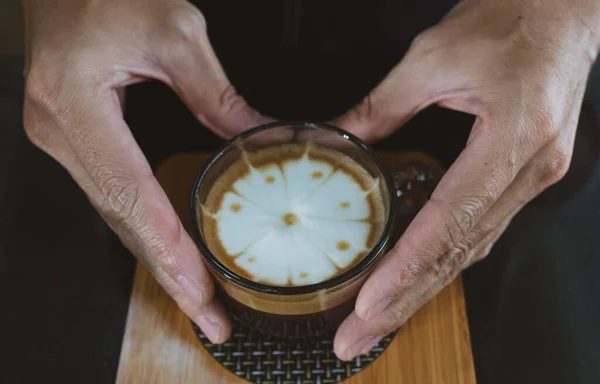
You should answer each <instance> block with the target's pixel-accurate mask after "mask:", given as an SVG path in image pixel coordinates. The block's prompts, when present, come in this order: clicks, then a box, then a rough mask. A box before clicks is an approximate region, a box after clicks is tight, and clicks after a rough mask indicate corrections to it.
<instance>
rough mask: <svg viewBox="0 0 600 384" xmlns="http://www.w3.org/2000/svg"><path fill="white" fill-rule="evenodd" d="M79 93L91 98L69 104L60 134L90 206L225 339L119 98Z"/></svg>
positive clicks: (214, 335)
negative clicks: (84, 182)
mask: <svg viewBox="0 0 600 384" xmlns="http://www.w3.org/2000/svg"><path fill="white" fill-rule="evenodd" d="M83 89H87V92H88V94H87V95H86V97H80V98H78V99H77V100H76V101H74V102H73V103H72V104H71V106H70V108H72V110H71V113H70V114H69V117H68V118H66V119H65V120H64V124H65V127H64V128H63V131H64V134H65V138H66V141H67V142H68V144H69V146H70V148H71V150H72V151H73V153H74V155H75V156H76V157H77V159H78V161H79V163H80V164H81V166H82V167H83V169H84V170H85V172H86V173H87V175H88V177H89V178H90V180H91V181H92V185H93V187H91V186H86V193H87V194H88V196H89V197H90V200H91V202H92V204H93V205H94V206H96V208H97V209H98V210H99V212H100V213H101V214H102V216H103V217H104V218H105V219H106V221H107V222H108V224H109V225H110V226H111V228H113V229H114V230H115V232H116V233H117V234H118V235H119V237H120V238H121V239H122V240H123V242H124V244H125V245H126V246H127V247H128V248H129V249H130V250H131V251H132V252H133V253H134V254H135V255H136V256H138V257H139V258H140V259H141V260H143V261H144V262H145V264H146V265H148V266H149V269H150V270H151V272H152V273H153V274H154V275H155V277H156V278H157V280H158V281H159V282H160V283H161V285H162V286H163V287H164V288H165V290H166V291H167V292H168V293H169V294H170V295H171V296H172V297H173V298H174V299H175V301H176V302H177V303H178V305H179V306H180V307H181V309H182V310H183V311H184V312H185V313H186V314H187V315H188V316H190V317H191V318H192V319H193V320H194V321H199V322H200V324H198V325H199V326H200V327H201V328H202V330H203V331H204V332H205V333H206V334H207V336H208V337H209V339H211V340H212V341H215V342H217V341H223V340H225V339H226V338H227V337H229V334H228V332H229V331H230V326H229V320H228V319H227V317H226V315H225V313H224V312H223V311H221V310H217V309H216V308H217V307H215V304H212V302H213V293H214V288H213V285H212V281H211V279H210V276H209V273H208V271H207V270H206V269H205V268H204V265H203V263H202V261H201V255H200V254H199V252H198V249H197V248H196V246H195V244H194V242H193V241H192V240H191V238H190V237H189V235H188V234H187V233H186V231H185V230H184V228H183V226H182V224H181V222H180V221H179V218H178V217H177V215H176V213H175V211H174V210H173V208H172V206H171V205H170V203H169V201H168V199H167V197H166V195H165V194H164V192H163V190H162V188H161V187H160V185H159V184H158V182H157V181H156V179H155V178H154V176H153V174H152V170H151V169H150V166H149V165H148V163H147V161H146V159H145V157H144V155H143V154H142V152H141V150H140V149H139V147H138V146H137V144H136V142H135V140H134V139H133V136H132V135H131V132H130V131H129V129H128V127H127V126H126V124H125V122H124V121H123V119H122V115H121V112H120V106H119V99H118V97H117V95H116V93H115V92H114V91H113V90H108V91H107V90H102V89H100V90H97V89H95V88H93V87H84V88H83ZM91 106H93V108H92V107H91ZM77 181H78V182H79V181H80V180H77ZM204 311H206V312H204ZM201 316H206V317H205V318H202V321H200V320H201V319H200V318H201ZM206 319H211V320H212V321H213V322H214V323H215V324H216V325H218V327H211V326H210V324H209V323H207V322H206V321H205V320H206Z"/></svg>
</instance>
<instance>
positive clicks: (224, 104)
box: [218, 84, 246, 116]
mask: <svg viewBox="0 0 600 384" xmlns="http://www.w3.org/2000/svg"><path fill="white" fill-rule="evenodd" d="M245 106H246V102H245V101H244V99H243V98H242V96H240V94H239V93H237V91H236V90H235V88H234V87H233V86H232V85H231V84H227V85H226V86H225V88H223V90H222V91H221V92H220V94H219V104H218V108H219V111H220V112H221V114H222V115H225V116H227V115H230V114H232V113H234V112H235V111H237V110H239V109H241V108H244V107H245Z"/></svg>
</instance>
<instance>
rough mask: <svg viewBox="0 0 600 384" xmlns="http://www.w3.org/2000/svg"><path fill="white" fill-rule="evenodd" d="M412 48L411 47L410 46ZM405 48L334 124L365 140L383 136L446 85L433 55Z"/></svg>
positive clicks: (436, 98)
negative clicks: (405, 51)
mask: <svg viewBox="0 0 600 384" xmlns="http://www.w3.org/2000/svg"><path fill="white" fill-rule="evenodd" d="M411 51H413V50H411ZM411 51H409V52H408V53H407V55H406V57H405V58H404V59H403V60H402V61H401V62H400V63H399V64H398V65H397V66H396V67H394V68H393V69H392V71H391V72H390V73H389V74H388V75H387V76H386V77H385V79H384V80H383V81H382V82H381V83H380V84H379V85H378V86H377V87H376V88H375V89H373V90H372V91H371V92H370V93H369V94H368V95H367V96H366V97H365V98H364V99H363V101H362V102H361V103H359V104H358V105H356V106H355V107H354V108H352V109H351V110H349V111H348V112H346V113H345V114H344V115H342V116H340V117H338V118H337V119H336V120H335V121H334V124H335V125H337V126H338V127H340V128H343V129H345V130H347V131H349V132H350V133H352V134H354V135H356V136H358V137H359V138H361V139H362V140H364V141H366V142H374V141H378V140H380V139H383V138H385V137H386V136H388V135H390V134H391V133H393V132H394V131H395V130H396V129H398V128H399V127H401V126H402V125H403V124H404V123H406V122H407V121H408V120H410V119H411V118H412V117H413V116H414V115H416V114H417V113H418V112H419V111H421V110H422V109H424V108H426V107H427V106H429V105H431V104H434V103H436V102H438V101H439V100H440V99H441V98H442V94H443V93H444V91H445V90H447V89H449V88H450V84H449V81H450V80H449V79H448V77H447V76H444V75H443V73H444V71H443V67H441V66H440V62H439V61H438V58H436V57H434V56H436V55H421V54H420V55H417V54H413V53H412V52H411Z"/></svg>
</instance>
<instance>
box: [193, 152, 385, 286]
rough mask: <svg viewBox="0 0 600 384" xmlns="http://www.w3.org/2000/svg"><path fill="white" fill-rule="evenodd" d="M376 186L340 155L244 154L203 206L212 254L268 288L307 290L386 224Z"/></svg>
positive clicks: (351, 259) (346, 264)
mask: <svg viewBox="0 0 600 384" xmlns="http://www.w3.org/2000/svg"><path fill="white" fill-rule="evenodd" d="M382 212H383V208H382V197H381V193H380V187H379V180H378V179H373V178H372V177H371V176H370V175H369V174H368V173H367V172H366V171H365V170H364V169H363V168H362V167H361V166H360V165H358V164H357V163H356V162H355V161H353V160H352V159H350V158H348V157H346V156H345V155H342V154H341V153H339V152H336V151H333V150H329V149H323V148H319V147H316V146H300V145H297V144H294V145H285V146H279V147H271V148H267V149H263V150H261V151H258V152H256V153H252V154H246V156H244V157H243V159H241V160H239V161H238V162H236V163H234V165H233V166H232V167H231V168H229V169H228V170H227V171H226V172H225V173H224V174H223V176H221V178H220V179H219V180H218V181H217V183H216V184H215V187H213V189H212V190H211V192H210V193H209V196H208V198H207V202H206V204H205V205H204V206H203V207H202V214H203V216H204V220H203V223H204V226H203V227H204V233H205V237H206V238H207V243H208V246H209V248H210V249H211V251H212V252H213V253H214V254H215V256H217V257H218V258H219V259H220V260H221V261H222V262H223V263H225V264H226V265H227V266H228V267H230V268H231V269H233V270H234V271H236V272H237V273H239V274H241V275H243V276H246V277H248V278H250V279H252V280H254V281H257V282H261V283H265V284H269V285H293V286H299V285H307V284H314V283H318V282H322V281H324V280H327V279H329V278H331V277H333V276H335V275H337V274H339V273H341V272H343V271H344V270H346V269H348V268H350V267H352V266H353V265H355V264H356V263H357V262H358V261H360V260H361V259H362V257H364V255H366V254H367V253H368V252H369V250H370V249H371V248H372V247H373V246H374V243H375V242H376V241H377V239H378V237H379V235H380V233H381V227H382V222H383V219H384V218H383V215H382Z"/></svg>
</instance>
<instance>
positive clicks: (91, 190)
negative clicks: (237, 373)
mask: <svg viewBox="0 0 600 384" xmlns="http://www.w3.org/2000/svg"><path fill="white" fill-rule="evenodd" d="M24 8H25V21H26V69H25V76H26V92H25V101H24V125H25V130H26V133H27V135H28V137H29V138H30V140H31V141H32V142H33V143H34V144H35V145H37V146H38V147H40V148H41V149H42V150H44V151H45V152H47V153H48V154H50V156H52V157H53V158H55V159H56V160H57V161H58V162H59V163H61V164H62V165H63V166H64V167H65V168H66V169H67V170H68V171H69V173H70V174H71V175H72V176H73V178H74V179H75V180H76V181H77V183H78V184H79V185H80V186H81V188H82V189H83V190H84V191H85V193H86V194H87V196H88V197H89V199H90V201H91V202H92V204H93V205H94V206H95V207H96V209H97V210H98V211H99V212H100V213H101V215H102V216H103V217H104V219H105V220H106V221H107V223H108V224H109V225H110V227H111V228H112V229H113V230H114V231H115V232H116V233H117V234H118V235H119V237H120V238H121V240H122V241H123V242H124V244H125V245H126V246H127V247H128V248H129V249H130V250H131V251H132V252H133V253H134V254H135V255H136V256H137V257H138V258H139V259H140V260H141V261H142V262H143V263H144V264H145V265H146V266H147V267H148V268H149V269H150V271H151V272H152V273H153V274H154V276H155V277H156V279H157V280H158V281H159V282H160V283H161V284H162V286H163V287H164V288H165V289H166V291H167V292H168V293H169V294H170V295H171V296H172V297H173V298H174V299H175V301H176V302H177V304H178V305H179V307H180V308H181V309H182V310H183V311H184V312H185V313H186V314H187V315H188V316H189V317H190V318H191V319H192V320H193V321H194V322H196V323H197V324H198V325H199V326H200V328H202V330H203V331H204V332H205V333H206V335H207V336H208V338H209V339H210V340H211V341H213V342H217V343H219V342H223V341H225V340H226V339H227V338H228V337H229V335H230V333H231V325H230V322H229V319H228V318H227V315H226V313H225V311H224V310H223V308H222V307H221V305H220V304H219V303H217V302H216V301H215V300H214V299H213V284H212V281H211V279H210V275H209V273H208V271H207V270H206V269H205V267H204V265H203V263H202V260H201V255H200V254H199V252H198V249H197V248H196V246H195V244H194V242H193V241H192V240H191V238H190V237H189V236H188V234H187V233H186V231H185V230H184V229H183V227H182V224H181V222H180V221H179V218H178V217H177V215H176V214H175V211H174V210H173V208H172V207H171V205H170V203H169V201H168V199H167V197H166V196H165V194H164V192H163V190H162V189H161V187H160V186H159V184H158V183H157V181H156V179H155V178H154V176H153V174H152V170H151V169H150V166H149V165H148V163H147V161H146V159H145V157H144V155H143V154H142V152H141V150H140V148H139V147H138V145H137V144H136V142H135V140H134V139H133V137H132V134H131V132H130V131H129V128H128V127H127V125H126V124H125V122H124V121H123V113H122V109H121V102H122V96H123V92H122V91H123V89H124V87H125V86H127V85H129V84H132V83H135V82H139V81H143V80H144V79H156V80H160V81H162V82H164V83H166V84H167V85H169V86H170V87H171V88H172V89H173V90H175V92H177V93H178V94H179V96H180V97H181V99H182V100H183V101H184V102H185V104H186V105H187V106H188V107H189V108H190V110H191V111H192V112H193V114H194V115H195V116H196V117H197V118H198V119H199V120H200V121H201V122H202V123H203V124H204V125H206V126H208V127H210V128H211V129H212V130H213V131H215V132H216V133H217V134H219V135H221V136H223V137H229V136H232V135H234V134H236V133H238V132H239V131H242V130H244V129H246V128H250V127H252V126H255V125H258V124H262V123H264V122H266V121H267V120H268V119H266V118H264V117H262V116H260V115H259V114H258V113H257V112H256V111H254V110H253V109H252V108H250V107H249V106H248V105H247V104H246V103H245V102H244V101H243V99H242V98H241V97H240V96H238V95H237V94H236V92H235V91H234V89H233V87H232V86H231V85H230V83H229V81H228V80H227V77H226V76H225V74H224V72H223V70H222V68H221V66H220V64H219V62H218V60H217V58H216V56H215V54H214V52H213V50H212V48H211V46H210V43H209V41H208V37H207V34H206V26H205V22H204V18H203V16H202V14H201V13H200V12H199V11H198V9H196V8H195V7H194V6H192V5H191V4H189V3H188V2H186V1H185V0H143V1H142V0H105V1H93V0H64V1H51V0H37V1H36V0H24ZM165 128H168V127H165ZM164 134H165V135H168V134H169V132H168V129H165V132H164Z"/></svg>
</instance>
